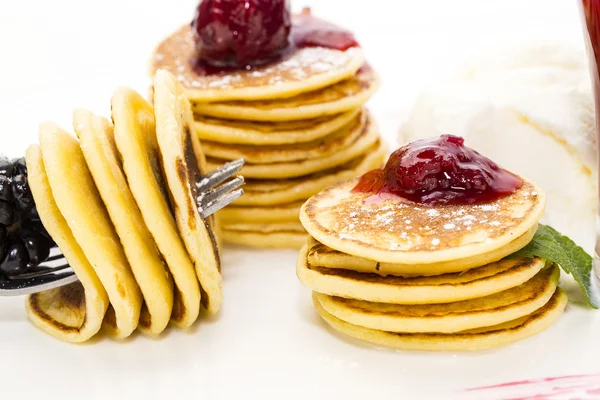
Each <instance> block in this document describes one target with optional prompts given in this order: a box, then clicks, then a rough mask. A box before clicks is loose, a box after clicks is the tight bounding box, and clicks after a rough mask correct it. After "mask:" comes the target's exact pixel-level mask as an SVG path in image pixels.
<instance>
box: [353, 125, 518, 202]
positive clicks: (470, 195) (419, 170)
mask: <svg viewBox="0 0 600 400" xmlns="http://www.w3.org/2000/svg"><path fill="white" fill-rule="evenodd" d="M522 185H523V181H522V180H521V179H520V178H519V177H518V176H516V175H514V174H512V173H510V172H508V171H506V170H505V169H502V168H501V167H499V166H498V164H496V163H495V162H493V161H492V160H490V159H489V158H487V157H484V156H482V155H481V154H479V153H478V152H476V151H475V150H473V149H471V148H469V147H465V145H464V139H463V138H461V137H458V136H453V135H442V136H440V137H439V138H436V139H423V140H417V141H415V142H412V143H409V144H407V145H406V146H404V147H402V148H400V149H398V150H396V151H395V152H394V153H392V155H391V156H390V159H389V160H388V162H387V163H386V165H385V167H384V168H383V169H377V170H374V171H371V172H368V173H367V174H365V175H363V176H362V177H361V178H360V180H359V183H358V184H357V185H356V187H355V188H354V189H353V192H365V193H374V194H384V193H385V194H393V195H397V196H400V197H403V198H405V199H408V200H411V201H414V202H417V203H424V204H429V205H443V204H474V203H484V202H490V201H493V200H496V199H499V198H502V197H505V196H508V195H510V194H512V193H514V192H515V191H516V190H517V189H519V188H520V187H521V186H522Z"/></svg>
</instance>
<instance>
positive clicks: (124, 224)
mask: <svg viewBox="0 0 600 400" xmlns="http://www.w3.org/2000/svg"><path fill="white" fill-rule="evenodd" d="M73 128H74V129H75V133H76V134H77V137H78V138H79V140H80V143H81V149H82V150H83V155H84V156H85V160H86V162H87V164H88V168H89V170H90V172H91V173H92V177H93V178H94V182H95V183H96V187H97V188H98V191H99V192H100V195H101V196H102V201H103V202H104V205H105V206H106V209H107V210H108V214H109V216H110V218H111V221H112V223H113V225H114V227H115V229H116V231H117V234H118V235H119V238H120V239H121V244H122V245H123V250H124V251H125V255H126V256H127V260H128V261H129V265H130V266H131V270H132V271H133V275H134V276H135V279H136V281H137V283H138V286H139V287H140V290H141V291H142V295H143V297H144V307H143V308H142V314H141V316H140V323H139V328H140V330H141V331H142V332H144V333H146V334H150V335H158V334H160V333H161V332H162V331H164V330H165V328H166V327H167V325H168V324H169V320H170V319H171V311H172V310H173V280H172V279H171V275H170V274H169V272H168V270H167V269H166V267H165V264H164V260H163V258H162V256H161V255H160V253H159V252H158V249H157V248H156V244H155V243H154V239H153V238H152V235H151V234H150V231H148V228H147V227H146V224H145V223H144V219H143V218H142V214H141V212H140V209H139V208H138V206H137V204H136V203H135V200H134V198H133V195H132V194H131V190H129V186H128V185H127V180H126V178H125V175H124V174H123V170H122V167H121V161H120V160H119V158H118V153H117V149H116V147H115V140H114V134H113V126H112V124H111V123H110V122H109V121H108V120H107V119H105V118H101V117H97V116H95V115H93V114H92V113H90V112H89V111H85V110H77V111H75V113H74V115H73Z"/></svg>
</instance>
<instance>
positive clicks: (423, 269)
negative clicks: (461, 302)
mask: <svg viewBox="0 0 600 400" xmlns="http://www.w3.org/2000/svg"><path fill="white" fill-rule="evenodd" d="M536 231H537V225H536V226H534V227H533V228H531V229H530V230H529V231H527V232H525V233H524V234H523V235H521V236H519V237H518V238H516V239H515V240H513V241H512V242H510V243H509V244H507V245H506V246H503V247H500V248H498V249H496V250H493V251H490V252H489V253H484V254H479V255H476V256H473V257H466V258H461V259H459V260H451V261H443V262H438V263H428V264H392V263H386V262H379V261H374V260H369V259H368V258H362V257H356V256H352V255H350V254H346V253H342V252H339V251H337V250H333V249H332V248H329V247H327V246H325V245H324V244H322V243H319V242H318V241H316V240H315V239H314V238H312V237H311V238H310V239H309V243H308V246H309V251H308V261H309V263H310V264H311V265H320V266H323V267H327V268H337V269H347V270H351V271H358V272H367V273H373V274H378V275H382V276H386V275H399V276H411V275H412V276H428V275H440V274H446V273H449V272H464V271H466V270H469V269H471V268H476V267H481V266H482V265H486V264H489V263H493V262H496V261H499V260H501V259H503V258H504V257H506V256H509V255H511V254H513V253H515V252H517V251H518V250H520V249H522V248H523V247H525V246H526V245H527V244H529V242H531V240H532V239H533V236H534V235H535V232H536Z"/></svg>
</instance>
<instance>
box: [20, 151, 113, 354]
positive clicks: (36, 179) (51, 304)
mask: <svg viewBox="0 0 600 400" xmlns="http://www.w3.org/2000/svg"><path fill="white" fill-rule="evenodd" d="M25 158H26V161H27V176H28V182H29V187H30V188H31V193H32V194H33V198H34V199H35V202H36V207H37V211H38V214H39V216H40V219H41V221H42V223H43V224H44V227H45V228H46V230H47V231H48V233H49V234H50V236H52V239H53V240H54V241H55V242H56V244H57V245H58V246H59V247H60V249H61V251H62V253H63V255H64V256H65V258H66V259H67V261H68V262H69V265H70V266H71V268H72V269H73V271H74V272H75V274H76V275H77V278H78V279H79V282H74V283H72V284H70V285H67V286H63V287H61V288H57V289H52V290H47V291H45V292H41V293H35V294H32V295H30V296H28V297H27V300H26V301H25V308H26V311H27V315H28V317H29V319H30V320H31V321H32V322H33V323H34V324H35V326H37V327H38V328H40V329H41V330H42V331H44V332H46V333H48V334H50V335H52V336H54V337H55V338H57V339H60V340H64V341H66V342H71V343H80V342H84V341H86V340H88V339H90V338H91V337H92V336H94V335H95V334H96V333H97V332H98V331H99V330H100V328H101V327H102V320H103V319H104V314H105V313H106V310H107V308H108V307H109V301H108V294H107V293H106V290H104V287H103V286H102V283H101V282H100V279H99V278H98V275H97V274H96V271H94V267H92V265H91V264H90V263H89V261H88V260H87V258H86V256H85V254H84V253H83V250H82V249H81V247H80V246H79V245H78V244H77V241H76V240H75V238H74V237H73V233H72V232H71V229H70V228H69V226H68V225H67V221H65V219H64V217H63V216H62V214H61V213H60V211H59V210H58V207H57V205H56V202H55V200H54V196H53V195H52V189H50V183H49V182H48V177H47V176H46V169H45V167H44V161H43V160H42V153H41V150H40V147H39V146H38V145H33V146H30V147H29V148H28V149H27V153H26V156H25Z"/></svg>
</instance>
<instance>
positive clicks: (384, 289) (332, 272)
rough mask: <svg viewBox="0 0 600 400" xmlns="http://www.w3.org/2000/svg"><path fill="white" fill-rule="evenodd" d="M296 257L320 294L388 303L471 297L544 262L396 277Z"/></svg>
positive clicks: (306, 281)
mask: <svg viewBox="0 0 600 400" xmlns="http://www.w3.org/2000/svg"><path fill="white" fill-rule="evenodd" d="M307 257H308V247H307V246H305V247H304V248H303V249H302V250H301V251H300V255H299V257H298V262H297V265H296V274H297V275H298V279H300V282H302V284H303V285H304V286H306V287H307V288H309V289H311V290H313V291H315V292H318V293H323V294H328V295H331V296H338V297H344V298H350V299H357V300H365V301H371V302H378V303H391V304H435V303H451V302H454V301H461V300H468V299H474V298H477V297H483V296H487V295H490V294H494V293H498V292H501V291H504V290H507V289H510V288H512V287H515V286H518V285H521V284H523V283H524V282H527V281H528V280H529V279H531V278H532V277H533V276H535V274H537V273H538V272H539V271H540V270H541V269H542V268H543V267H544V265H545V263H544V261H543V260H541V259H530V258H526V259H519V260H502V261H498V262H495V263H491V264H487V265H485V266H482V267H479V268H474V269H471V270H469V271H466V272H454V273H448V274H442V275H436V276H427V277H420V276H415V277H400V276H394V275H388V276H381V275H379V274H373V273H364V272H356V271H349V270H344V269H332V268H326V267H323V266H318V265H312V264H310V263H308V262H307Z"/></svg>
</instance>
